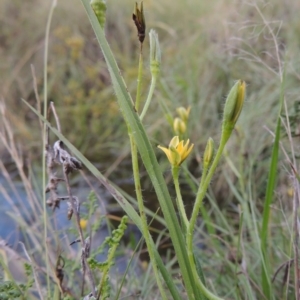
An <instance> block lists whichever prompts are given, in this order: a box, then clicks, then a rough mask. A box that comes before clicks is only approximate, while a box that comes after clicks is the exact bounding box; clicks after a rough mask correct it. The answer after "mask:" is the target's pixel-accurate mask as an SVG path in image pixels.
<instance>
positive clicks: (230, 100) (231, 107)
mask: <svg viewBox="0 0 300 300" xmlns="http://www.w3.org/2000/svg"><path fill="white" fill-rule="evenodd" d="M245 90H246V84H245V81H242V80H239V81H237V82H236V84H235V85H234V86H233V87H232V88H231V90H230V92H229V95H228V96H227V99H226V103H225V107H224V117H223V125H222V139H223V142H226V141H227V140H228V139H229V137H230V135H231V133H232V130H233V128H234V126H235V124H236V122H237V120H238V118H239V116H240V114H241V111H242V108H243V104H244V99H245Z"/></svg>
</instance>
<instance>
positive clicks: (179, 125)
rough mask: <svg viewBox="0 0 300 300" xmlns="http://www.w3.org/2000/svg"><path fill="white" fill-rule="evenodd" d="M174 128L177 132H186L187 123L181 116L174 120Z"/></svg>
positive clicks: (180, 133) (179, 133)
mask: <svg viewBox="0 0 300 300" xmlns="http://www.w3.org/2000/svg"><path fill="white" fill-rule="evenodd" d="M173 129H174V132H175V134H178V135H182V134H184V133H185V132H186V124H185V122H184V121H183V120H181V119H180V118H175V119H174V122H173Z"/></svg>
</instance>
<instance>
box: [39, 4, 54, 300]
mask: <svg viewBox="0 0 300 300" xmlns="http://www.w3.org/2000/svg"><path fill="white" fill-rule="evenodd" d="M56 4H57V0H53V1H52V5H51V8H50V11H49V15H48V20H47V25H46V32H45V49H44V118H47V109H48V103H47V96H48V95H47V92H48V77H47V73H48V47H49V35H50V26H51V21H52V16H53V12H54V9H55V6H56ZM43 137H44V138H43V149H42V153H43V157H42V170H43V171H42V172H43V176H42V180H43V191H45V190H46V157H45V155H44V153H45V150H46V145H47V143H48V141H47V140H46V139H47V125H46V123H44V127H43ZM43 219H44V245H45V257H46V270H47V274H46V278H47V291H48V293H49V295H47V299H51V298H52V297H51V289H50V278H49V276H50V266H49V260H48V259H49V255H48V252H49V250H48V245H47V236H48V232H47V223H48V218H47V205H46V194H45V192H43Z"/></svg>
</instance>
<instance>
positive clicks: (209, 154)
mask: <svg viewBox="0 0 300 300" xmlns="http://www.w3.org/2000/svg"><path fill="white" fill-rule="evenodd" d="M214 152H215V145H214V140H213V139H212V138H209V139H208V141H207V144H206V147H205V151H204V154H203V165H204V167H205V168H208V167H209V165H210V164H211V162H212V159H213V157H214Z"/></svg>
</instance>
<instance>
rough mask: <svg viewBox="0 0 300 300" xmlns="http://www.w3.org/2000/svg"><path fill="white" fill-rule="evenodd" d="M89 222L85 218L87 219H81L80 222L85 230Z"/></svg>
mask: <svg viewBox="0 0 300 300" xmlns="http://www.w3.org/2000/svg"><path fill="white" fill-rule="evenodd" d="M87 223H88V221H87V220H85V219H80V221H79V224H80V227H81V229H83V230H85V229H86V227H87Z"/></svg>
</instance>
